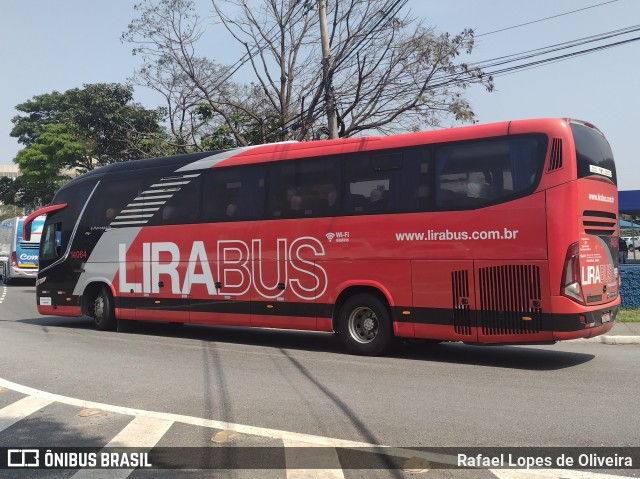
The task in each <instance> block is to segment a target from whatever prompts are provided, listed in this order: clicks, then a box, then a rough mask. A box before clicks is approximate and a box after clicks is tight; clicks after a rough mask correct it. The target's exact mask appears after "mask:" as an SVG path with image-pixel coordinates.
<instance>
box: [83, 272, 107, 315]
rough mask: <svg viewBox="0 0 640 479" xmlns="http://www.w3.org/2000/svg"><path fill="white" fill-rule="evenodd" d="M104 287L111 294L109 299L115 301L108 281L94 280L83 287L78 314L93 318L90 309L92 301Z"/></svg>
mask: <svg viewBox="0 0 640 479" xmlns="http://www.w3.org/2000/svg"><path fill="white" fill-rule="evenodd" d="M104 287H106V288H107V289H108V290H109V291H110V292H111V297H112V298H114V299H115V291H114V290H113V285H112V284H111V282H109V281H106V280H104V279H96V280H94V281H91V282H90V283H87V284H86V285H85V287H84V290H83V291H82V294H80V312H81V313H82V314H83V315H84V316H93V311H92V309H93V304H94V301H95V299H96V298H97V297H98V294H99V293H100V291H102V288H104Z"/></svg>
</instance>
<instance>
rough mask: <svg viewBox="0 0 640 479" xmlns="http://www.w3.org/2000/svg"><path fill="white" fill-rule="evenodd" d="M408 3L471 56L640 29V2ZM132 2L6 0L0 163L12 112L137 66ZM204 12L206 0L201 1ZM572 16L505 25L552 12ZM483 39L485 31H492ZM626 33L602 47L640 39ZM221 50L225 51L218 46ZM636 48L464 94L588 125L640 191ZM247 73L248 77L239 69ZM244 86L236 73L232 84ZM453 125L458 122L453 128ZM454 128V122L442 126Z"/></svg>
mask: <svg viewBox="0 0 640 479" xmlns="http://www.w3.org/2000/svg"><path fill="white" fill-rule="evenodd" d="M608 1H609V0H563V1H561V2H560V1H557V0H536V1H535V2H524V1H513V0H486V1H478V0H452V1H448V2H442V1H441V0H409V3H408V8H410V9H411V11H412V13H413V14H414V15H415V16H416V17H420V18H423V19H424V23H425V25H430V26H432V27H434V28H435V29H436V31H440V32H449V33H451V34H456V33H459V32H460V31H462V30H463V29H464V28H473V29H474V31H475V33H476V36H477V43H476V47H475V49H474V51H473V53H472V55H471V57H470V58H468V59H465V60H467V61H473V62H476V61H478V62H479V61H485V60H490V59H493V58H497V57H501V56H504V55H510V54H514V53H519V52H524V51H528V50H532V49H537V48H542V47H546V46H549V45H554V44H558V43H562V42H567V41H571V40H576V39H579V38H584V37H588V36H592V35H596V34H601V33H605V32H611V31H614V30H618V29H621V28H625V27H630V26H634V25H636V24H638V23H640V1H638V0H617V1H610V2H609V3H606V4H604V5H600V6H597V7H594V8H589V9H585V8H586V7H590V6H593V5H598V4H602V3H605V2H608ZM135 3H137V2H135V1H133V0H109V1H96V0H89V1H87V0H58V1H55V2H53V1H50V0H20V1H19V2H18V1H3V2H1V3H0V65H2V71H3V72H4V74H3V75H2V78H1V79H0V85H2V87H3V88H2V93H1V94H0V164H8V163H11V162H12V159H13V158H14V157H15V155H16V153H17V152H18V150H19V149H20V148H21V145H19V144H18V143H17V142H16V140H15V138H12V137H10V136H9V132H10V131H11V128H12V123H11V119H12V118H13V117H14V116H15V115H16V114H17V113H18V112H17V111H16V110H15V105H17V104H19V103H22V102H24V101H26V100H28V99H30V98H32V97H33V96H35V95H40V94H43V93H50V92H52V91H54V90H57V91H61V92H63V91H66V90H68V89H71V88H76V87H80V88H81V87H82V85H83V84H88V83H111V82H118V83H124V82H126V81H127V79H128V78H129V77H130V76H131V75H132V73H133V72H134V71H135V69H136V68H137V67H139V66H140V59H139V57H136V56H133V55H132V54H131V49H132V46H131V45H129V44H126V43H123V42H122V41H121V39H120V38H121V35H122V33H123V32H124V31H125V30H126V28H127V25H128V23H129V22H130V21H131V20H132V19H134V18H136V17H137V13H136V11H135V10H134V5H135ZM196 4H197V5H198V8H199V11H200V12H202V13H203V14H204V15H207V14H208V12H210V10H211V3H210V0H196ZM578 9H584V10H582V11H578V12H575V13H571V14H567V15H563V16H559V17H557V18H551V19H549V20H545V21H541V22H537V23H533V24H530V25H525V26H521V27H517V28H513V29H509V30H505V31H502V32H497V33H490V32H494V31H495V30H501V29H504V28H509V27H512V26H516V25H520V24H523V23H528V22H532V21H535V20H539V19H542V18H546V17H552V16H555V15H559V14H563V13H565V12H570V11H573V10H578ZM211 28H212V30H211V33H210V35H211V37H210V38H211V39H212V40H211V47H210V50H209V55H210V58H212V59H214V60H216V61H217V62H219V63H227V64H233V63H235V61H236V60H237V59H238V58H239V56H240V53H239V50H237V51H236V50H234V48H233V47H232V45H233V42H232V40H230V39H229V38H228V36H227V34H226V32H225V31H223V30H222V29H221V28H220V27H219V26H218V27H216V26H212V27H211ZM485 34H486V35H485ZM639 36H640V32H635V33H632V34H629V35H625V36H619V37H616V38H612V39H609V40H606V41H604V42H601V43H598V44H593V45H586V46H583V47H582V48H588V47H589V46H595V45H602V44H604V43H612V42H616V41H620V40H625V39H631V38H635V37H639ZM221 45H224V46H225V48H220V46H221ZM639 58H640V41H635V42H631V43H628V44H626V45H622V46H618V47H615V48H610V49H607V50H604V51H601V52H597V53H594V54H589V55H583V56H579V57H577V58H572V59H569V60H566V61H559V62H554V63H551V64H547V65H544V66H541V67H539V68H533V69H528V70H524V71H519V72H517V73H513V74H509V75H501V76H497V77H496V78H495V84H496V90H495V91H494V92H492V93H487V92H486V91H485V90H484V89H483V88H481V87H472V88H470V89H469V90H468V91H467V98H468V99H469V101H470V102H471V105H472V107H473V110H474V111H475V113H476V119H477V120H478V121H479V122H482V123H488V122H494V121H503V120H515V119H521V118H537V117H572V118H578V119H582V120H586V121H589V122H591V123H593V124H594V125H596V126H597V127H598V128H599V129H600V130H602V131H603V132H604V134H605V136H606V137H607V139H608V140H609V142H610V143H611V146H612V149H613V153H614V157H615V160H616V167H617V172H618V188H619V189H620V190H631V189H640V167H638V166H637V165H638V164H639V163H640V161H639V160H640V158H639V157H638V156H639V153H638V148H637V146H636V141H637V138H636V136H637V135H638V128H637V126H636V125H635V123H634V118H635V116H636V115H637V114H639V113H640V95H639V94H638V88H639V86H640V61H638V59H639ZM239 74H240V75H241V74H242V72H241V71H240V72H239ZM234 79H236V80H241V78H234ZM134 99H135V101H137V102H139V103H141V104H142V105H143V106H145V107H146V108H149V109H154V108H156V107H158V106H160V105H161V100H160V99H159V98H158V97H156V96H155V95H154V94H153V93H152V92H150V91H148V90H145V89H143V88H142V87H136V90H135V93H134ZM450 124H451V125H453V122H450ZM446 126H449V125H446Z"/></svg>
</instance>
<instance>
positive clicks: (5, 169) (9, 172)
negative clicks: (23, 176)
mask: <svg viewBox="0 0 640 479" xmlns="http://www.w3.org/2000/svg"><path fill="white" fill-rule="evenodd" d="M19 174H20V172H19V171H18V165H14V164H11V165H0V176H8V177H9V178H17V177H18V175H19Z"/></svg>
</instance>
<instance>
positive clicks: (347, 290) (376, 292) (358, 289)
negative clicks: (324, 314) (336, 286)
mask: <svg viewBox="0 0 640 479" xmlns="http://www.w3.org/2000/svg"><path fill="white" fill-rule="evenodd" d="M361 293H364V294H370V295H372V296H375V297H377V298H378V299H379V300H380V301H382V303H383V304H384V305H385V306H386V307H387V309H388V311H389V317H390V318H391V320H392V321H393V309H392V306H393V304H394V303H393V298H392V296H391V294H390V293H389V291H388V290H387V289H386V288H385V287H384V286H382V285H381V284H379V283H373V282H367V283H357V284H349V285H345V286H344V288H343V289H342V291H341V292H340V294H338V297H337V298H336V300H335V302H334V307H333V314H332V315H331V328H332V329H333V331H338V320H339V316H340V310H341V309H342V306H343V305H344V303H345V302H346V301H347V300H348V299H349V298H351V297H352V296H354V295H356V294H361Z"/></svg>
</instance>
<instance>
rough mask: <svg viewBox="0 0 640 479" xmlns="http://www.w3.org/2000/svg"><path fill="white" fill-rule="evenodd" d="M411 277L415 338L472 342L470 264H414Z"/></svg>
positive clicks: (443, 262) (472, 316) (412, 264)
mask: <svg viewBox="0 0 640 479" xmlns="http://www.w3.org/2000/svg"><path fill="white" fill-rule="evenodd" d="M411 276H412V278H411V279H412V281H411V282H412V288H413V306H414V309H415V314H414V315H413V316H415V317H414V319H413V320H414V321H415V323H414V327H415V337H416V338H430V339H442V340H450V341H469V342H474V341H476V339H477V333H476V327H475V316H474V310H475V308H476V294H475V288H474V283H473V261H468V260H460V261H455V260H424V261H423V260H416V261H412V262H411Z"/></svg>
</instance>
